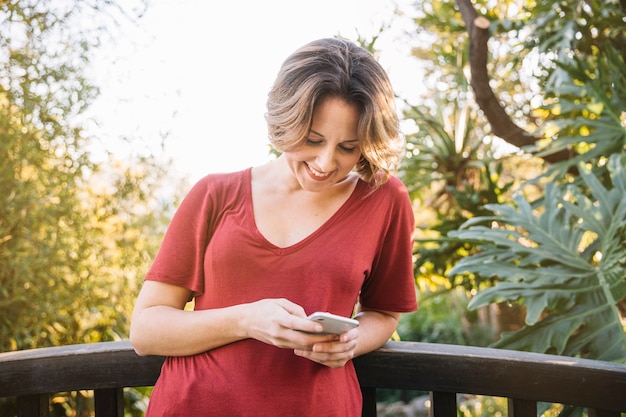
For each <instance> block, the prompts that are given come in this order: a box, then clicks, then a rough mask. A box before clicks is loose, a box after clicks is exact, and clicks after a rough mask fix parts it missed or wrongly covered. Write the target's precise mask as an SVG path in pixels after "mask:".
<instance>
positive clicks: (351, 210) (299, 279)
mask: <svg viewBox="0 0 626 417" xmlns="http://www.w3.org/2000/svg"><path fill="white" fill-rule="evenodd" d="M267 109H268V112H267V123H268V129H269V137H270V140H271V142H272V144H273V146H274V147H275V148H276V149H277V150H278V151H280V152H281V153H282V154H281V156H280V157H278V158H277V159H275V160H273V161H271V162H268V163H267V164H265V165H262V166H258V167H254V168H250V169H246V170H244V171H241V172H235V173H230V174H212V175H208V176H207V177H205V178H203V179H202V180H200V181H199V182H198V183H197V184H196V185H195V186H194V187H193V188H192V190H191V191H190V192H189V194H188V195H187V196H186V197H185V199H184V201H183V202H182V204H181V206H180V207H179V209H178V210H177V212H176V214H175V216H174V218H173V219H172V222H171V224H170V226H169V228H168V231H167V233H166V235H165V237H164V239H163V242H162V245H161V248H160V250H159V253H158V254H157V256H156V258H155V260H154V263H153V265H152V267H151V268H150V270H149V272H148V274H147V275H146V279H145V282H144V285H143V287H142V289H141V292H140V294H139V296H138V298H137V302H136V305H135V310H134V312H133V317H132V325H131V342H132V344H133V346H134V348H135V350H136V351H137V353H138V354H140V355H164V356H167V357H168V358H167V359H166V361H165V363H164V365H163V369H162V372H161V376H160V378H159V380H158V381H157V383H156V385H155V388H154V391H153V394H152V397H151V400H150V405H149V408H148V412H147V416H149V417H154V416H168V417H169V416H185V417H190V416H221V415H223V416H273V417H274V416H341V417H346V416H348V417H349V416H360V414H361V393H360V389H359V384H358V381H357V379H356V374H355V371H354V367H353V364H352V361H351V360H352V358H354V357H356V356H359V355H362V354H364V353H367V352H370V351H372V350H374V349H377V348H378V347H380V346H382V345H383V344H384V343H385V342H386V341H387V340H388V339H389V337H390V336H391V335H392V333H393V332H394V330H395V328H396V326H397V323H398V320H399V317H400V314H401V313H402V312H409V311H413V310H415V309H416V308H417V305H416V300H415V288H414V285H413V269H412V260H411V256H412V240H411V236H412V232H413V228H414V220H413V213H412V209H411V205H410V201H409V199H408V195H407V192H406V189H405V187H404V186H403V185H402V184H401V182H400V181H399V180H398V179H397V178H395V177H393V176H392V175H391V172H392V169H394V167H395V166H396V165H397V162H398V159H399V157H400V155H401V153H402V141H401V139H400V137H399V131H398V119H397V115H396V112H395V108H394V94H393V90H392V87H391V85H390V83H389V80H388V77H387V75H386V74H385V72H384V70H383V69H382V67H381V66H380V65H379V64H378V63H377V62H376V60H375V59H374V58H373V57H372V56H371V54H369V53H368V52H367V51H366V50H364V49H362V48H360V47H358V46H356V45H355V44H353V43H351V42H348V41H345V40H338V39H322V40H318V41H314V42H311V43H310V44H308V45H305V46H304V47H302V48H300V49H299V50H297V51H296V52H295V53H294V54H292V55H291V56H290V57H289V58H288V59H287V60H286V61H285V62H284V64H283V66H282V67H281V69H280V71H279V74H278V77H277V79H276V81H275V83H274V86H273V87H272V89H271V91H270V93H269V97H268V103H267ZM191 299H194V301H195V303H194V305H195V307H194V311H185V310H184V307H185V304H186V303H187V302H188V301H190V300H191ZM315 311H324V312H331V313H334V314H337V315H341V316H346V317H347V316H352V315H353V313H354V317H355V319H356V320H358V321H359V323H360V325H359V327H358V328H355V329H352V330H349V331H346V332H345V333H343V334H341V335H332V334H330V335H329V334H323V333H320V332H321V330H322V327H321V325H320V324H319V323H316V322H314V321H311V320H307V315H308V314H310V313H313V312H315Z"/></svg>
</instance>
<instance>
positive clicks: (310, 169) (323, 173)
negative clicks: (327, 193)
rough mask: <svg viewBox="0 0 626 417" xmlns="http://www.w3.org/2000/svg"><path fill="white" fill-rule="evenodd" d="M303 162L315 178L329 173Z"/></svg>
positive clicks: (324, 176)
mask: <svg viewBox="0 0 626 417" xmlns="http://www.w3.org/2000/svg"><path fill="white" fill-rule="evenodd" d="M304 164H305V165H306V167H307V168H308V170H309V172H310V173H311V174H313V175H314V176H315V177H316V178H320V179H322V178H327V177H328V176H329V175H330V174H329V173H325V172H321V171H318V170H316V169H315V168H313V167H312V166H311V165H309V164H307V163H306V162H305V163H304Z"/></svg>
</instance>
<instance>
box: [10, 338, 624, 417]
mask: <svg viewBox="0 0 626 417" xmlns="http://www.w3.org/2000/svg"><path fill="white" fill-rule="evenodd" d="M162 363H163V358H162V357H158V356H149V357H139V356H137V355H136V354H135V352H134V351H133V349H132V347H131V346H130V344H129V343H128V342H127V341H122V342H107V343H95V344H87V345H73V346H63V347H54V348H45V349H35V350H26V351H18V352H8V353H1V354H0V397H17V404H18V416H19V417H45V416H47V415H48V408H49V398H50V394H51V393H56V392H66V391H76V390H94V398H95V410H96V417H123V415H124V413H123V404H124V402H123V397H122V395H123V394H122V388H124V387H138V386H150V385H153V384H154V382H155V381H156V379H157V377H158V375H159V372H160V367H161V364H162ZM355 364H356V367H357V372H358V376H359V381H360V383H361V388H362V390H363V395H364V397H363V398H364V406H363V416H366V417H371V416H375V415H376V389H377V388H395V389H407V390H409V389H410V390H422V391H430V392H431V399H432V401H431V403H432V405H431V416H433V417H451V416H456V415H457V414H456V409H457V405H456V394H457V393H464V394H477V395H488V396H496V397H506V398H508V399H509V407H508V408H509V412H508V415H509V416H510V417H513V416H514V417H531V416H532V417H536V416H537V402H539V401H545V402H551V403H560V404H568V405H575V406H582V407H586V408H588V410H589V415H590V416H596V417H619V416H620V415H621V412H626V365H621V364H616V363H611V362H601V361H591V360H585V359H575V358H568V357H561V356H553V355H543V354H536V353H525V352H515V351H507V350H496V349H489V348H476V347H466V346H452V345H443V344H430V343H412V342H390V343H388V344H386V345H385V346H384V347H383V348H381V349H379V350H377V351H375V352H372V353H370V354H368V355H365V356H362V357H360V358H357V359H355Z"/></svg>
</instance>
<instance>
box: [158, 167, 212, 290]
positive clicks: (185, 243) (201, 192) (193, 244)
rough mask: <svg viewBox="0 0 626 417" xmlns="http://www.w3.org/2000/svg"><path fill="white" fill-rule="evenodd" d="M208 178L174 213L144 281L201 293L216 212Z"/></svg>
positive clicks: (194, 187)
mask: <svg viewBox="0 0 626 417" xmlns="http://www.w3.org/2000/svg"><path fill="white" fill-rule="evenodd" d="M216 206H217V201H216V192H215V190H214V187H213V185H212V178H211V176H207V177H205V178H203V179H201V180H200V181H198V182H197V183H196V184H195V185H194V186H193V187H192V189H191V190H190V191H189V193H188V194H187V195H186V196H185V198H184V199H183V201H182V202H181V204H180V206H179V207H178V209H177V210H176V213H175V214H174V216H173V218H172V220H171V222H170V224H169V226H168V228H167V231H166V232H165V235H164V237H163V241H162V242H161V246H160V248H159V251H158V252H157V255H156V257H155V259H154V262H153V264H152V266H151V267H150V269H149V270H148V273H147V274H146V277H145V279H146V280H152V281H159V282H164V283H166V284H171V285H176V286H179V287H183V288H187V289H188V290H190V291H192V292H193V293H194V296H197V295H198V294H201V293H202V292H203V291H204V271H203V268H204V266H203V265H204V252H205V249H206V246H207V244H208V242H209V239H210V235H211V227H210V225H211V224H212V223H213V222H212V217H213V216H214V215H215V213H216V212H217V211H218V209H217V207H216Z"/></svg>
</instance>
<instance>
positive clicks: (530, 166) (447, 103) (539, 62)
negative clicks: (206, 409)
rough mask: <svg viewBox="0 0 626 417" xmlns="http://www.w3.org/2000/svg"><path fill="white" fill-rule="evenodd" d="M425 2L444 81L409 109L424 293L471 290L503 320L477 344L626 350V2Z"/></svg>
mask: <svg viewBox="0 0 626 417" xmlns="http://www.w3.org/2000/svg"><path fill="white" fill-rule="evenodd" d="M416 6H417V12H416V19H415V22H416V33H417V35H418V36H419V38H420V39H421V40H422V41H423V40H429V42H427V43H426V44H422V45H420V46H418V47H416V48H415V50H414V55H415V56H416V58H418V59H419V60H420V61H421V62H423V63H424V68H426V84H427V85H429V86H435V87H436V88H434V89H432V90H431V92H430V94H427V95H426V96H425V97H423V98H422V99H421V100H420V101H419V102H418V103H410V105H409V106H407V110H406V113H405V115H406V117H407V118H408V119H411V120H413V122H414V126H415V129H414V132H411V133H410V134H409V135H408V149H407V158H406V160H405V165H404V167H403V171H402V177H403V179H404V180H405V182H406V183H407V185H408V186H409V188H410V190H411V192H412V195H413V197H414V200H415V203H416V212H417V218H418V223H419V226H420V227H419V232H420V235H419V238H418V247H417V250H416V253H415V256H416V259H417V262H416V279H417V282H418V284H419V286H420V289H421V290H422V291H421V292H422V297H423V305H427V306H429V305H430V303H431V302H433V301H432V300H431V298H432V297H435V298H436V297H438V296H439V295H440V294H445V293H449V292H452V293H455V294H457V295H454V296H452V297H453V300H456V299H457V298H458V292H459V289H462V290H461V291H462V292H463V293H464V294H465V298H466V300H468V301H469V300H470V299H471V298H472V297H473V296H475V295H476V294H478V296H477V297H476V298H475V299H474V300H473V301H472V302H471V303H470V305H469V306H470V308H472V309H475V308H479V307H481V310H483V314H482V315H483V318H481V319H480V320H479V322H480V323H482V324H490V325H491V327H494V326H493V325H494V324H495V325H496V327H497V329H496V330H497V331H496V332H495V333H494V334H493V335H492V338H491V340H485V339H484V337H485V336H486V334H485V333H484V332H478V334H479V338H472V336H471V334H470V333H471V332H466V333H465V335H464V338H463V339H464V341H465V342H466V343H469V344H485V343H488V342H489V341H494V340H496V339H498V338H499V337H500V336H501V335H502V331H507V330H509V331H512V333H504V335H503V337H501V338H500V339H499V341H498V342H497V343H496V344H495V346H499V347H503V348H513V349H523V350H534V351H539V352H552V353H559V354H567V355H572V356H584V357H589V358H595V359H606V360H617V361H622V362H623V361H626V337H625V335H624V324H623V323H624V309H623V304H624V301H623V298H624V296H625V295H626V272H625V271H626V265H625V264H626V263H625V262H624V259H626V229H625V227H626V212H625V210H626V208H625V207H624V205H625V204H626V203H625V201H626V197H625V196H624V186H623V181H624V179H623V175H624V174H623V167H624V164H625V160H626V158H625V156H624V150H625V145H626V113H625V112H624V109H625V108H626V66H625V65H624V56H626V18H625V10H624V5H623V4H620V3H619V2H618V1H617V0H614V1H593V0H585V1H582V0H581V1H574V2H552V1H533V2H525V1H505V2H497V3H496V2H490V1H475V2H470V1H466V0H457V1H445V0H442V1H439V0H432V1H420V2H418V4H417V5H416ZM609 161H611V162H609ZM581 173H582V174H583V175H582V176H581V175H580V174H581ZM459 229H460V231H458V232H455V231H456V230H459ZM573 260H576V262H575V263H573ZM439 302H440V301H439ZM448 302H453V303H456V302H457V301H448ZM620 307H622V308H621V310H620ZM485 309H487V312H491V313H495V317H490V315H489V314H486V313H485V312H484V310H485ZM427 311H428V310H427V309H426V314H428V312H427ZM451 311H455V309H452V310H451ZM478 312H479V313H480V311H478ZM423 313H425V312H424V310H421V311H420V312H419V313H417V316H418V318H413V317H410V316H409V317H407V319H406V322H405V324H406V323H408V322H411V321H418V320H419V315H420V314H423ZM510 313H512V314H510ZM472 316H473V313H466V314H463V315H462V317H461V318H460V319H459V321H458V322H457V324H458V325H459V327H460V328H466V326H464V325H463V322H464V321H465V323H467V321H468V320H471V319H472ZM479 316H480V314H479ZM474 318H477V317H476V316H474ZM408 327H410V326H408ZM407 331H408V329H407ZM430 331H431V329H423V330H422V333H429V332H430ZM420 337H421V336H420ZM441 341H442V342H446V341H447V340H443V339H442V340H441ZM600 341H601V343H602V346H604V348H600V345H598V343H600ZM453 342H454V343H457V342H458V336H455V339H454V340H453Z"/></svg>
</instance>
